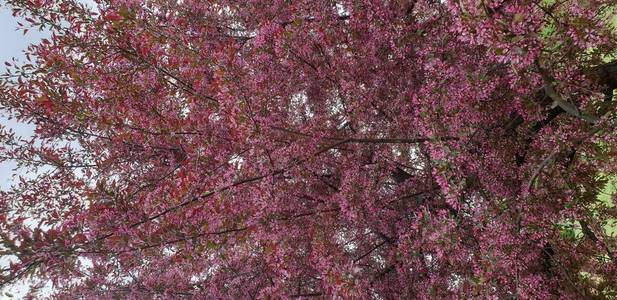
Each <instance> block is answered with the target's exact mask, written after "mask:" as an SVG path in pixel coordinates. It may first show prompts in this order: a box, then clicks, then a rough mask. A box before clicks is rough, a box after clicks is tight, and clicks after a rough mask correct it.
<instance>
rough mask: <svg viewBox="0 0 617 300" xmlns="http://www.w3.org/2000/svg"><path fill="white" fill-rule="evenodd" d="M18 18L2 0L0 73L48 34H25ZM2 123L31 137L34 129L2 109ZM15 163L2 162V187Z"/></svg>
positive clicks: (0, 171) (21, 134)
mask: <svg viewBox="0 0 617 300" xmlns="http://www.w3.org/2000/svg"><path fill="white" fill-rule="evenodd" d="M16 28H17V19H15V18H14V17H13V16H12V15H11V11H10V10H9V9H8V8H7V7H6V5H5V3H4V1H3V0H0V43H1V44H0V45H1V46H0V66H1V67H0V73H4V71H5V70H6V66H5V65H4V62H5V61H9V60H11V59H12V58H13V57H14V58H16V59H17V60H18V61H22V62H23V61H24V55H23V50H24V49H26V48H27V47H28V45H29V44H31V43H36V42H38V41H39V40H41V39H42V38H44V37H47V35H48V34H46V33H45V32H37V31H30V32H28V34H26V35H23V34H22V33H21V32H18V31H16V30H15V29H16ZM0 114H1V115H2V116H0V124H2V125H4V126H6V127H10V128H12V129H13V130H14V131H15V133H16V134H17V135H19V136H23V137H29V136H30V135H31V134H32V131H33V130H34V127H33V126H32V125H28V124H23V123H17V122H15V120H9V119H7V118H6V112H3V111H0ZM14 167H15V163H6V162H5V163H0V189H3V190H6V189H7V188H9V186H10V184H11V175H12V174H13V168H14Z"/></svg>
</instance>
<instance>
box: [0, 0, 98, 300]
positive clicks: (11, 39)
mask: <svg viewBox="0 0 617 300" xmlns="http://www.w3.org/2000/svg"><path fill="white" fill-rule="evenodd" d="M82 2H84V3H87V4H89V5H90V7H93V2H92V0H83V1H82ZM17 22H18V20H17V19H15V18H14V17H13V16H12V15H11V11H10V9H9V8H8V7H7V6H6V3H5V1H4V0H0V74H2V73H4V72H5V70H6V66H5V65H4V62H5V61H10V60H12V59H13V58H15V59H16V60H17V61H18V62H20V61H21V62H22V63H23V62H24V60H25V57H24V54H23V51H24V50H25V49H26V48H27V47H28V45H30V44H32V43H37V42H38V41H40V40H41V39H42V38H47V37H49V33H47V32H38V31H36V30H30V31H28V33H27V34H26V35H24V34H23V33H22V32H21V31H17V30H16V28H17ZM6 116H7V114H6V112H4V111H2V110H0V124H1V125H3V126H5V127H8V128H12V129H13V131H14V132H15V133H16V134H17V135H18V136H22V137H24V138H28V137H30V136H31V135H32V133H33V131H34V126H33V125H31V124H23V123H18V122H16V121H15V120H9V119H8V118H7V117H6ZM14 168H15V163H14V162H3V163H0V189H2V190H7V189H8V188H10V186H11V183H12V181H13V180H12V177H13V175H14V174H15V173H16V172H15V171H14V170H13V169H14ZM18 175H19V174H18ZM3 263H6V260H5V259H3V258H1V257H0V266H3V265H4V264H3ZM27 288H28V284H27V282H23V281H22V282H18V283H16V284H14V285H11V286H9V287H6V288H4V289H0V300H4V299H20V298H22V297H23V295H24V294H25V292H26V291H27ZM47 289H48V290H47V292H48V291H49V288H47ZM43 293H45V291H43Z"/></svg>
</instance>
